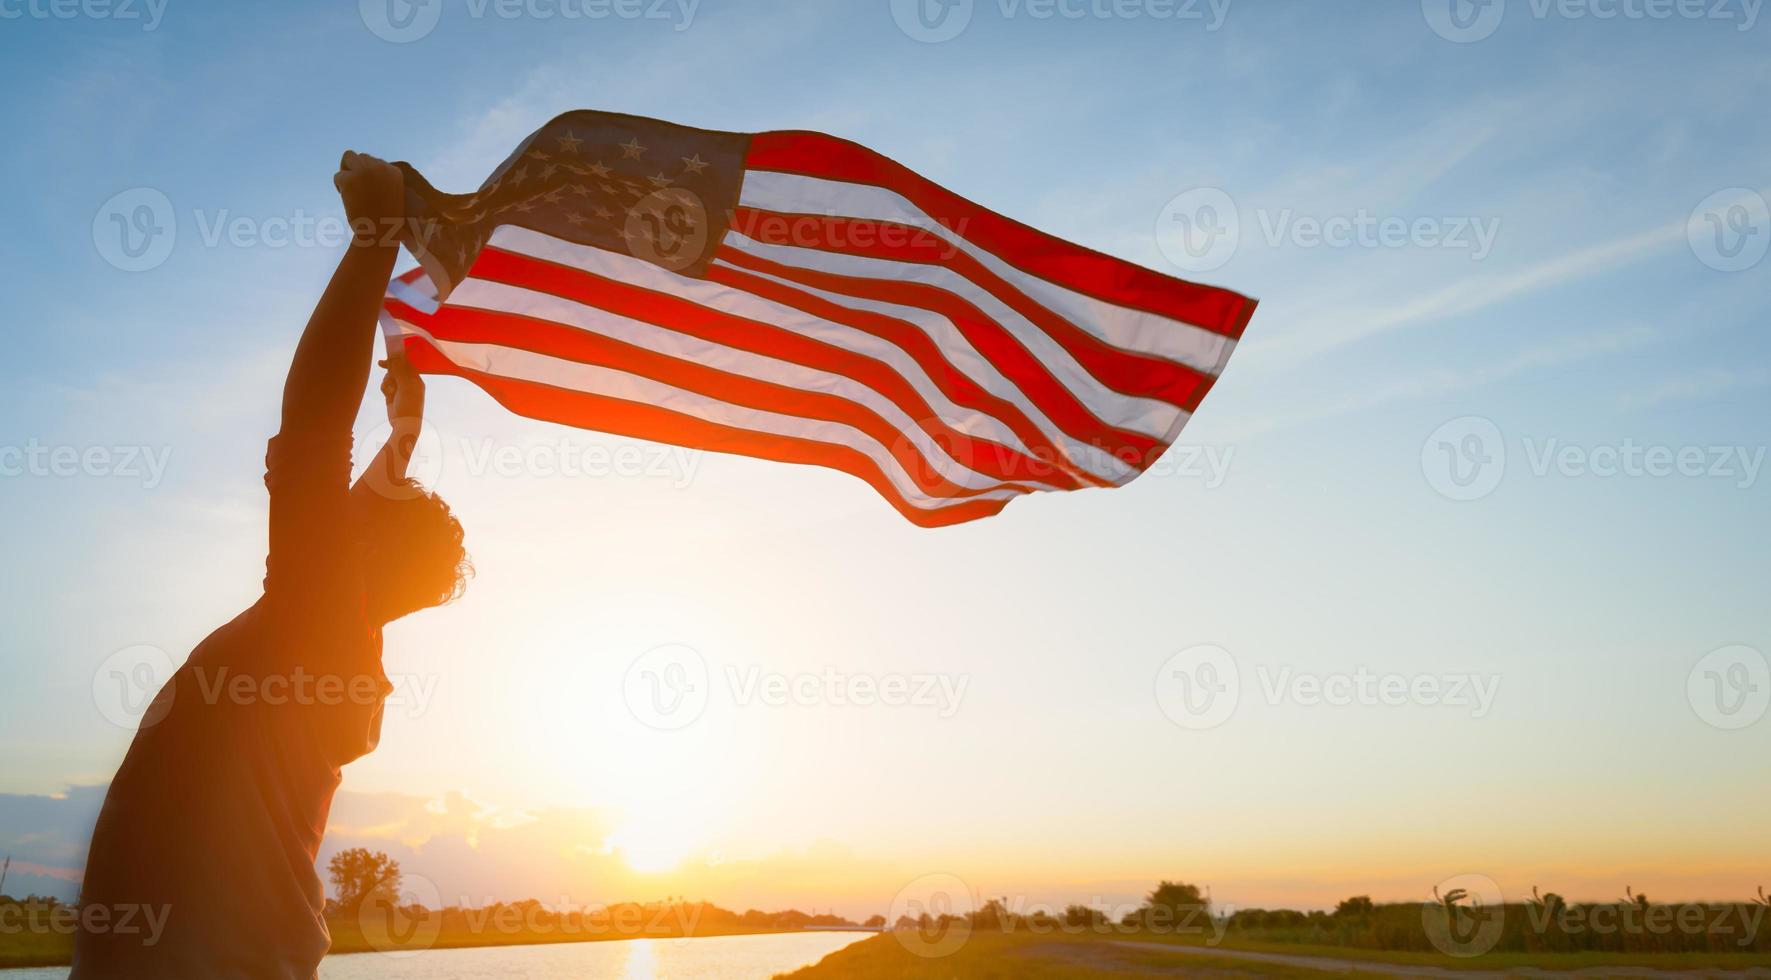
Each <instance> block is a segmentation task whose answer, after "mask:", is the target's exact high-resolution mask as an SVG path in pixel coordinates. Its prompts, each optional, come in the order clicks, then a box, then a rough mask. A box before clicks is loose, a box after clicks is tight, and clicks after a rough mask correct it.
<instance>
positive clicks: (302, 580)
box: [73, 433, 391, 980]
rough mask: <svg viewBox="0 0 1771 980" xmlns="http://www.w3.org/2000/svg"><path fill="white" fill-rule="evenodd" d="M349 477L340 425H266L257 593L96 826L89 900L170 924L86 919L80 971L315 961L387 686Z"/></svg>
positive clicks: (191, 676)
mask: <svg viewBox="0 0 1771 980" xmlns="http://www.w3.org/2000/svg"><path fill="white" fill-rule="evenodd" d="M349 484H350V441H349V437H348V436H346V437H344V438H343V439H342V440H340V439H338V438H335V437H334V438H325V437H317V436H307V435H302V434H290V433H284V434H282V435H279V436H278V437H277V438H275V439H272V440H271V442H270V448H269V452H268V453H267V455H266V474H265V485H266V486H267V487H268V488H269V490H270V552H269V557H268V559H267V560H266V563H265V566H266V575H265V582H264V595H263V596H262V597H261V598H260V599H259V600H258V601H257V602H256V603H254V604H253V605H252V607H251V608H249V609H247V610H246V611H245V612H243V613H241V614H240V615H239V616H237V617H235V618H234V619H233V621H232V622H229V623H228V624H226V625H225V626H222V627H221V628H220V629H217V630H216V631H215V632H213V633H211V634H210V635H209V637H208V638H207V639H205V640H204V641H203V642H202V643H201V644H199V645H198V647H197V648H196V650H194V651H192V653H191V655H190V658H189V660H188V661H187V662H186V663H185V665H184V666H183V667H182V668H181V669H180V670H179V671H178V672H177V673H176V674H175V675H174V676H173V678H172V680H171V681H169V682H168V683H167V684H166V686H165V687H164V688H163V689H162V690H161V692H160V695H159V697H158V698H157V699H156V700H155V702H154V704H153V706H152V707H150V708H149V709H148V712H147V714H146V715H145V716H144V717H143V719H142V723H141V728H140V730H139V731H138V732H137V734H136V736H135V742H134V744H132V745H131V746H130V749H129V754H128V756H127V757H126V758H125V759H124V761H123V766H122V768H121V769H119V770H118V772H117V775H116V778H115V779H113V780H112V782H111V788H110V792H109V793H108V794H107V795H106V797H105V804H104V809H103V810H102V811H101V813H100V815H99V818H98V826H97V828H96V829H95V830H94V831H93V835H92V848H91V852H90V855H89V857H88V858H87V864H86V878H85V882H84V885H83V886H82V900H83V902H84V903H85V904H86V905H88V906H91V905H94V904H97V905H99V906H103V907H106V908H107V910H108V915H107V919H108V920H109V921H111V922H120V921H121V916H122V915H123V914H124V913H125V912H128V910H133V912H130V913H129V914H131V915H132V916H133V917H134V921H136V922H138V923H140V922H144V921H149V920H152V919H155V918H164V921H165V925H164V927H163V931H162V933H161V935H160V936H159V941H158V942H157V943H153V944H152V945H150V944H149V942H148V940H149V935H148V933H147V930H146V929H145V928H140V929H137V930H134V931H133V932H132V933H130V934H125V933H123V932H122V931H121V930H120V929H109V930H105V929H95V930H92V931H83V932H82V933H81V934H80V936H79V937H78V940H77V942H76V946H75V954H74V974H73V975H74V977H75V978H77V980H110V978H113V977H114V978H127V980H159V978H169V980H170V978H176V980H199V978H209V977H252V978H259V977H266V978H270V977H275V978H286V980H311V978H312V977H313V976H314V972H315V969H316V967H317V966H318V964H319V962H320V958H321V957H323V956H324V955H325V954H326V950H327V948H328V946H329V945H330V942H331V937H330V935H329V934H328V932H327V931H326V923H325V920H324V918H323V912H324V909H325V892H324V889H323V888H322V886H321V883H320V879H319V875H318V874H317V873H316V871H315V868H314V862H315V860H316V857H317V855H318V852H319V847H320V839H321V836H322V835H323V834H324V832H325V829H326V816H327V812H328V810H329V809H330V808H331V805H332V795H333V793H334V791H336V790H337V788H338V784H339V779H340V774H339V767H341V766H343V765H344V764H346V763H348V762H350V761H352V760H354V759H357V758H360V757H361V756H363V755H364V754H366V753H368V752H370V751H372V750H373V749H374V748H375V745H376V743H377V741H379V739H380V737H381V710H382V702H383V701H384V700H385V698H386V696H387V694H388V692H389V691H390V690H391V688H390V686H389V684H388V682H387V677H386V675H385V674H383V673H382V669H381V630H380V627H379V626H375V625H372V624H371V623H370V622H369V621H368V619H367V617H366V615H365V609H364V596H363V569H362V558H361V552H360V548H359V546H358V545H357V544H355V542H354V540H353V535H352V534H351V533H350V526H349V509H350V485H349ZM144 916H145V918H144ZM91 921H97V920H96V919H93V920H91Z"/></svg>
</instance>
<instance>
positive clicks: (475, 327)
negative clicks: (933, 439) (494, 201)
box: [388, 300, 1035, 497]
mask: <svg viewBox="0 0 1771 980" xmlns="http://www.w3.org/2000/svg"><path fill="white" fill-rule="evenodd" d="M388 305H389V308H390V309H392V310H393V312H394V315H395V316H397V317H398V318H400V319H402V320H406V321H408V322H411V323H414V324H417V325H418V326H420V327H422V328H423V329H424V330H425V331H426V332H428V333H429V334H430V335H431V336H433V337H436V338H437V339H438V340H453V341H459V342H462V343H474V344H496V345H499V346H501V347H514V348H518V349H521V350H528V351H534V352H535V353H538V354H545V355H547V356H549V357H558V358H563V359H566V360H571V361H577V362H578V363H580V364H594V365H597V366H599V367H606V368H611V369H613V370H617V371H625V372H627V373H629V374H634V375H638V376H640V377H644V378H651V379H652V380H654V381H659V382H662V383H664V384H668V385H672V386H674V387H677V388H682V389H684V390H686V391H693V392H696V393H698V394H703V395H707V396H709V397H711V398H717V399H719V400H721V401H725V402H730V403H732V404H734V405H743V406H746V407H749V408H755V409H761V410H763V411H767V412H775V413H778V414H781V415H792V416H797V417H799V418H804V419H816V420H820V421H825V422H837V423H841V424H843V425H848V426H851V427H853V428H856V429H859V430H861V431H862V432H863V433H865V434H867V435H868V436H870V437H871V438H873V439H874V440H875V441H877V442H878V443H879V444H880V445H881V446H883V447H885V449H886V451H887V452H888V453H890V454H891V455H892V457H893V458H895V459H896V460H898V462H899V464H900V465H901V466H903V468H904V470H905V471H906V472H907V473H909V475H910V477H911V480H912V481H913V482H914V483H915V484H916V486H917V488H918V489H919V490H921V491H922V492H924V493H926V494H928V495H929V496H931V497H972V496H976V495H978V494H980V493H985V492H987V491H989V490H992V489H998V488H1001V489H1010V490H1016V491H1019V492H1022V493H1030V492H1032V491H1033V490H1034V489H1035V488H1033V487H1030V486H1026V485H1023V484H1018V483H1013V482H1003V483H1002V484H1000V485H998V486H996V487H986V488H982V489H980V488H973V487H963V486H960V485H958V484H956V483H953V482H952V481H950V480H948V479H946V478H945V477H944V476H942V475H941V474H940V472H939V471H938V470H936V469H935V468H934V466H932V465H931V464H930V463H929V462H928V460H927V459H925V458H924V457H923V455H922V453H921V452H920V451H918V450H917V448H916V446H915V445H914V444H913V443H912V442H911V440H910V439H909V438H908V437H907V436H905V435H904V434H903V433H902V432H900V431H899V430H898V429H897V427H895V426H893V425H892V424H891V423H889V422H887V421H886V420H885V419H883V418H880V417H879V415H877V414H875V413H874V412H872V411H869V410H868V409H867V408H866V407H864V406H862V405H858V404H856V403H855V402H852V401H849V400H848V399H846V398H842V397H839V396H836V395H831V394H826V393H824V392H818V391H806V390H802V389H798V388H790V387H787V386H785V385H779V384H775V383H773V382H769V381H762V380H759V379H757V378H751V377H746V376H744V375H740V374H732V373H730V372H727V371H719V370H715V369H713V368H710V367H705V366H703V365H700V364H696V363H694V362H693V361H686V360H682V359H680V358H675V357H669V356H667V355H664V354H660V353H658V352H656V351H650V350H647V349H645V348H643V347H637V346H635V345H633V344H628V343H624V342H622V341H619V340H615V339H613V338H611V337H606V336H603V335H602V334H596V333H590V332H589V331H585V330H579V329H577V328H575V327H568V326H565V325H563V324H559V323H554V322H552V321H549V320H541V319H536V318H533V317H526V316H521V315H519V314H515V313H505V312H501V311H497V310H482V309H475V308H473V307H466V306H456V305H454V304H447V305H444V306H443V307H442V308H441V309H439V310H438V311H437V312H436V313H435V314H433V315H431V316H426V315H424V314H423V313H422V312H420V311H419V310H416V309H413V308H412V307H410V306H408V305H406V304H404V303H400V302H399V301H397V300H396V301H392V302H390V303H389V304H388Z"/></svg>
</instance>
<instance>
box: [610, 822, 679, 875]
mask: <svg viewBox="0 0 1771 980" xmlns="http://www.w3.org/2000/svg"><path fill="white" fill-rule="evenodd" d="M608 846H609V848H610V850H613V851H615V852H616V853H618V854H620V855H621V861H622V863H624V864H626V865H627V866H628V867H629V868H631V869H633V870H634V871H636V872H638V873H639V874H664V873H665V872H668V871H675V870H676V869H677V868H678V867H680V866H681V865H682V863H683V861H684V860H685V859H687V858H688V856H689V852H690V851H691V850H692V849H693V848H694V844H693V843H692V842H691V841H690V840H689V839H688V838H687V837H686V836H684V835H683V834H682V833H681V832H680V831H679V830H678V829H677V828H674V827H671V826H669V825H668V823H667V822H660V821H648V820H629V821H628V822H627V823H626V824H625V825H623V826H622V827H621V829H620V830H617V831H616V832H615V833H613V834H611V835H610V836H609V840H608Z"/></svg>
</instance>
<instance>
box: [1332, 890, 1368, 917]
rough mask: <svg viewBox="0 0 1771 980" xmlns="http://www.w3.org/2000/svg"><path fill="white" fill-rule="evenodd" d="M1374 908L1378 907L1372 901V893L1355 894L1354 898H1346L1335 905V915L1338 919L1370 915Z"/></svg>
mask: <svg viewBox="0 0 1771 980" xmlns="http://www.w3.org/2000/svg"><path fill="white" fill-rule="evenodd" d="M1374 908H1376V906H1375V905H1373V904H1372V903H1371V896H1370V895H1354V896H1353V897H1352V898H1349V899H1345V900H1343V901H1342V902H1341V903H1340V904H1339V905H1336V906H1335V907H1334V917H1335V918H1337V919H1350V918H1355V917H1363V916H1369V915H1370V914H1371V913H1372V910H1373V909H1374Z"/></svg>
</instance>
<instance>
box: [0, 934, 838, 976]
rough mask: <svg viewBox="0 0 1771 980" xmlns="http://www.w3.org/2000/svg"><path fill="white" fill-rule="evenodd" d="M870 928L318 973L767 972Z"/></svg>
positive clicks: (503, 952)
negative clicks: (854, 930)
mask: <svg viewBox="0 0 1771 980" xmlns="http://www.w3.org/2000/svg"><path fill="white" fill-rule="evenodd" d="M869 935H871V933H864V932H796V933H788V934H784V935H783V934H777V935H772V936H714V937H710V938H706V939H622V940H610V941H606V942H591V943H558V944H554V945H547V946H498V947H489V948H482V949H433V950H426V951H424V952H421V953H412V954H410V955H403V956H394V955H388V954H382V953H359V954H355V955H351V956H328V957H327V958H326V960H325V962H323V963H321V964H320V980H506V978H509V980H769V978H770V977H772V976H774V975H775V974H777V973H785V972H788V971H791V970H797V969H799V968H800V967H802V966H810V965H811V964H813V963H816V962H818V961H819V960H821V959H823V958H824V957H825V956H826V955H827V954H829V953H833V952H835V951H837V950H839V949H841V948H843V947H844V946H847V945H849V944H850V943H855V942H859V941H861V940H862V939H865V938H867V937H868V936H869ZM67 975H68V971H67V968H66V967H61V968H57V969H53V970H0V978H4V980H66V978H67Z"/></svg>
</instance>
